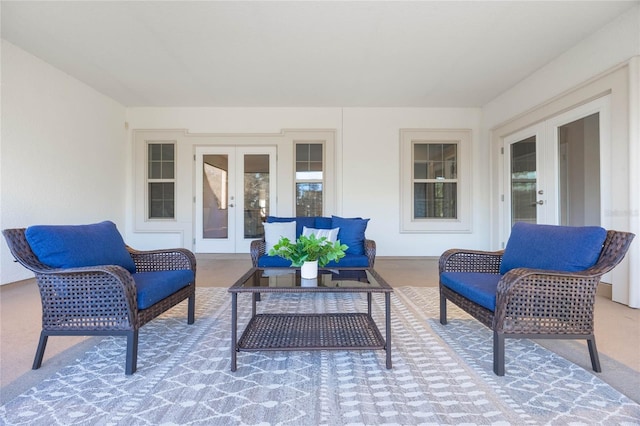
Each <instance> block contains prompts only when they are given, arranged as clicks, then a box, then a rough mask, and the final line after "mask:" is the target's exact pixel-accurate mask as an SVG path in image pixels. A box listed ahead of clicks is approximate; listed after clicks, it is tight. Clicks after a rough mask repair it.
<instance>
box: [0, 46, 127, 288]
mask: <svg viewBox="0 0 640 426" xmlns="http://www.w3.org/2000/svg"><path fill="white" fill-rule="evenodd" d="M1 54H2V139H1V145H0V164H1V167H0V173H1V180H0V185H1V187H0V188H1V193H2V198H1V199H0V211H1V215H0V227H1V228H2V229H5V228H15V227H26V226H29V225H34V224H81V223H92V222H96V221H101V220H105V219H109V220H112V221H114V222H115V223H116V224H117V225H118V227H119V228H120V229H122V228H124V224H125V223H124V218H125V214H124V211H125V210H124V199H125V195H124V194H125V188H126V164H125V162H124V159H125V158H126V154H125V152H126V145H125V141H126V138H125V131H124V121H125V108H124V107H123V106H122V105H120V104H118V103H117V102H115V101H114V100H112V99H110V98H108V97H106V96H104V95H102V94H100V93H98V92H96V91H95V90H94V89H92V88H91V87H88V86H86V85H85V84H83V83H81V82H79V81H78V80H76V79H74V78H72V77H70V76H69V75H67V74H65V73H63V72H61V71H59V70H58V69H56V68H54V67H52V66H50V65H48V64H47V63H45V62H43V61H41V60H40V59H38V58H36V57H34V56H32V55H31V54H29V53H27V52H25V51H23V50H22V49H20V48H18V47H16V46H14V45H12V44H11V43H8V42H6V41H4V40H3V41H2V51H1ZM0 260H1V263H0V266H1V269H0V282H1V283H2V284H5V283H8V282H13V281H18V280H22V279H26V278H29V277H31V276H32V274H31V273H30V272H28V271H27V270H26V269H24V268H23V267H22V266H20V265H19V264H16V263H14V262H13V258H12V257H11V254H10V253H9V250H8V248H7V246H6V244H5V243H4V242H2V243H1V244H0Z"/></svg>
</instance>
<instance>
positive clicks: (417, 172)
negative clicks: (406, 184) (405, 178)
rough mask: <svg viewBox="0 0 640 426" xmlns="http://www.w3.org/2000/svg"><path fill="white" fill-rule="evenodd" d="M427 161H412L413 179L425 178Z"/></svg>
mask: <svg viewBox="0 0 640 426" xmlns="http://www.w3.org/2000/svg"><path fill="white" fill-rule="evenodd" d="M427 169H428V165H427V163H418V162H416V163H414V164H413V178H414V179H427Z"/></svg>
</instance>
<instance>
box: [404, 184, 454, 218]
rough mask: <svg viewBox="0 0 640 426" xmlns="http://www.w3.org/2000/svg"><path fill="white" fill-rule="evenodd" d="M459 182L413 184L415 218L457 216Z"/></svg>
mask: <svg viewBox="0 0 640 426" xmlns="http://www.w3.org/2000/svg"><path fill="white" fill-rule="evenodd" d="M457 197H458V194H457V184H456V183H446V182H434V183H415V184H414V185H413V198H414V209H413V216H414V218H415V219H430V218H446V219H450V218H451V219H454V218H456V217H457Z"/></svg>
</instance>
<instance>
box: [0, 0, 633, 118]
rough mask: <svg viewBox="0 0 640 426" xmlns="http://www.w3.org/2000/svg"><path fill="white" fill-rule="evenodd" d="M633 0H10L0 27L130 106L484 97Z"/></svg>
mask: <svg viewBox="0 0 640 426" xmlns="http://www.w3.org/2000/svg"><path fill="white" fill-rule="evenodd" d="M636 4H638V2H637V1H633V2H632V1H568V2H564V1H506V2H500V1H468V2H465V1H410V2H401V1H374V2H366V1H344V2H343V1H320V2H312V1H288V2H276V1H193V2H191V1H179V2H178V1H80V2H72V1H43V2H34V1H6V0H3V1H2V3H1V7H2V9H1V18H2V22H1V23H2V27H1V31H2V38H4V39H5V40H7V41H9V42H11V43H13V44H15V45H17V46H18V47H20V48H22V49H24V50H26V51H28V52H30V53H32V54H33V55H35V56H37V57H39V58H41V59H43V60H44V61H46V62H48V63H50V64H51V65H53V66H55V67H57V68H59V69H61V70H63V71H65V72H66V73H68V74H70V75H72V76H74V77H75V78H77V79H79V80H81V81H83V82H85V83H86V84H88V85H90V86H92V87H93V88H95V89H96V90H98V91H100V92H102V93H104V94H106V95H108V96H110V97H112V98H113V99H115V100H117V101H118V102H120V103H122V104H123V105H125V106H131V107H134V106H224V107H233V106H244V107H252V106H266V107H271V106H274V107H275V106H291V107H293V106H296V107H297V106H300V107H307V106H309V107H323V106H342V107H349V106H364V107H367V106H376V107H381V106H382V107H384V106H388V107H398V106H408V107H430V106H437V107H447V106H452V107H467V106H482V105H484V104H486V103H487V102H489V101H490V100H492V99H494V98H495V97H496V96H498V95H499V94H500V93H502V92H504V91H505V90H507V89H509V88H510V87H511V86H513V85H514V84H516V83H517V82H519V81H521V80H522V79H524V78H526V77H527V76H528V75H530V74H531V73H533V72H534V71H536V70H537V69H539V68H540V67H542V66H543V65H545V64H546V63H548V62H549V61H551V60H552V59H554V58H555V57H557V56H558V55H560V54H561V53H563V52H564V51H566V50H567V49H569V48H571V47H572V46H574V45H576V44H577V43H579V42H580V41H581V40H583V39H584V38H586V37H589V36H590V35H591V34H593V33H594V32H596V31H598V29H600V28H601V27H603V26H604V25H606V24H608V23H609V22H611V21H613V20H614V19H615V18H616V17H617V16H619V15H620V14H623V13H625V12H626V13H629V9H631V8H632V7H633V6H634V5H636Z"/></svg>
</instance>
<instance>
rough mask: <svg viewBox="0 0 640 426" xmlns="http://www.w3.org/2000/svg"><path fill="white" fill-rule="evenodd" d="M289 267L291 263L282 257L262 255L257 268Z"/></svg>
mask: <svg viewBox="0 0 640 426" xmlns="http://www.w3.org/2000/svg"><path fill="white" fill-rule="evenodd" d="M289 266H291V261H290V260H287V259H285V258H284V257H280V256H269V255H268V254H263V255H262V256H260V257H259V258H258V267H259V268H288V267H289Z"/></svg>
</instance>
